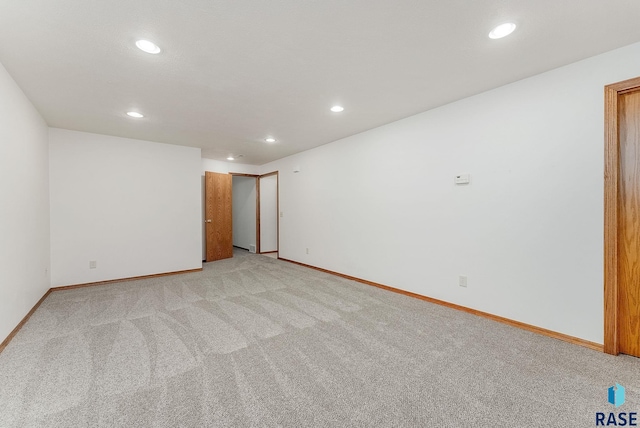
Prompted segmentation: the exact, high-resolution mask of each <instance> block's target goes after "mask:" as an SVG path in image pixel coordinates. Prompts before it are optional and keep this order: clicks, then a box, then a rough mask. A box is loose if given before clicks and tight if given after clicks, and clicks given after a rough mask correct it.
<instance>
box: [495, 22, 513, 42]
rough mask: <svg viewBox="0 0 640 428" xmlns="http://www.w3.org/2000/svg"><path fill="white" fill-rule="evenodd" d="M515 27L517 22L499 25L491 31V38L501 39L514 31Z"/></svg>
mask: <svg viewBox="0 0 640 428" xmlns="http://www.w3.org/2000/svg"><path fill="white" fill-rule="evenodd" d="M515 29H516V24H514V23H512V22H507V23H506V24H501V25H498V26H497V27H496V28H494V29H493V30H491V32H490V33H489V38H491V39H501V38H503V37H506V36H508V35H509V34H511V33H513V30H515Z"/></svg>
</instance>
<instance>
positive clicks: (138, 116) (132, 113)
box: [127, 111, 144, 119]
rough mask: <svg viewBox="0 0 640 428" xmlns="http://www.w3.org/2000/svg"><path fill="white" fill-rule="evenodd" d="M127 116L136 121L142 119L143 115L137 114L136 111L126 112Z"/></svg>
mask: <svg viewBox="0 0 640 428" xmlns="http://www.w3.org/2000/svg"><path fill="white" fill-rule="evenodd" d="M127 116H130V117H135V118H136V119H140V118H142V117H144V114H142V113H138V112H137V111H128V112H127Z"/></svg>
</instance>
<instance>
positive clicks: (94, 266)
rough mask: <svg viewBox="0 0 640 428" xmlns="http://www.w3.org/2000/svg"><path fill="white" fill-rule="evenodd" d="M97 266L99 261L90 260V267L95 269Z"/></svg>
mask: <svg viewBox="0 0 640 428" xmlns="http://www.w3.org/2000/svg"><path fill="white" fill-rule="evenodd" d="M97 267H98V262H97V261H95V260H91V261H90V262H89V269H95V268H97Z"/></svg>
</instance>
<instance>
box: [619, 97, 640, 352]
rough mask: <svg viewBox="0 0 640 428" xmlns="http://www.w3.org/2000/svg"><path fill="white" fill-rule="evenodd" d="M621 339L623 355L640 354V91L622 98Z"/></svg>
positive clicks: (620, 98) (620, 105) (620, 203)
mask: <svg viewBox="0 0 640 428" xmlns="http://www.w3.org/2000/svg"><path fill="white" fill-rule="evenodd" d="M618 112H619V116H618V117H619V126H620V134H619V138H620V182H619V186H620V191H619V192H620V193H619V195H620V196H619V200H618V204H619V206H618V213H619V223H618V224H619V226H618V275H619V283H618V341H619V350H620V352H621V353H623V354H629V355H634V356H636V357H640V91H635V92H631V93H626V94H621V95H620V97H619V99H618Z"/></svg>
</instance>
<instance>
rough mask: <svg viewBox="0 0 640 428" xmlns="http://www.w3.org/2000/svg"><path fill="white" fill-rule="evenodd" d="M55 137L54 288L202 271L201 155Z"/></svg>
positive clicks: (99, 138)
mask: <svg viewBox="0 0 640 428" xmlns="http://www.w3.org/2000/svg"><path fill="white" fill-rule="evenodd" d="M49 139H50V186H51V189H50V191H51V260H52V262H51V264H52V266H51V281H52V285H53V286H61V285H69V284H80V283H87V282H95V281H102V280H109V279H118V278H128V277H134V276H141V275H150V274H158V273H164V272H173V271H181V270H188V269H197V268H200V267H201V266H202V261H201V258H200V256H201V250H200V249H201V243H202V236H201V230H202V229H201V221H202V218H201V209H202V207H201V203H202V199H201V195H200V187H201V184H200V175H201V173H200V171H201V157H200V149H196V148H191V147H183V146H173V145H169V144H159V143H151V142H147V141H140V140H132V139H126V138H119V137H110V136H105V135H97V134H89V133H85V132H76V131H67V130H62V129H55V128H52V129H50V131H49ZM91 260H95V261H97V268H96V269H89V261H91Z"/></svg>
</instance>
